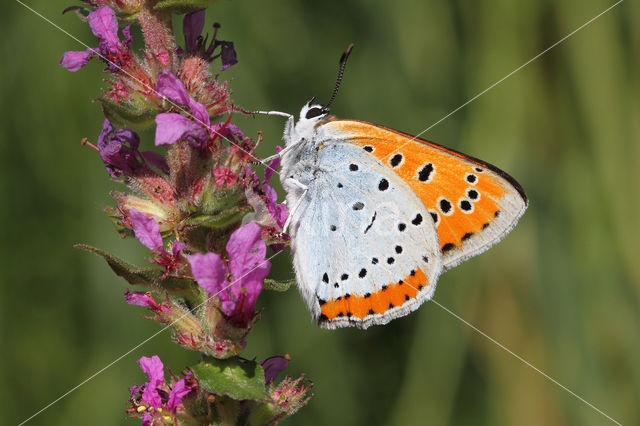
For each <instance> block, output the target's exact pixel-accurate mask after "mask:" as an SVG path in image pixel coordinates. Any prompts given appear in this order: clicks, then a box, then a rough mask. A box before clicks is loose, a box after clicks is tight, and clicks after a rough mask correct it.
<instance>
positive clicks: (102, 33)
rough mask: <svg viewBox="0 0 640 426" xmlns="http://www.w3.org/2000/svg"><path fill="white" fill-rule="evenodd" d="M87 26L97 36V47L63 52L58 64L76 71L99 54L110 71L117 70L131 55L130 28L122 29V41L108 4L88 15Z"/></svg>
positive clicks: (114, 17) (114, 16)
mask: <svg viewBox="0 0 640 426" xmlns="http://www.w3.org/2000/svg"><path fill="white" fill-rule="evenodd" d="M88 20H89V27H90V28H91V31H92V32H93V34H94V35H95V36H96V37H97V38H98V47H97V48H90V49H87V50H83V51H75V52H73V51H71V52H65V53H64V54H63V55H62V59H60V65H61V66H63V67H64V68H66V69H68V70H69V71H73V72H75V71H78V70H79V69H81V68H82V67H84V66H85V65H87V62H89V59H91V58H92V57H94V56H99V57H100V59H102V60H103V61H104V62H106V63H107V66H108V68H109V70H110V71H112V72H116V71H118V70H119V69H120V68H121V67H122V66H123V65H124V64H125V62H127V61H128V60H129V59H130V57H131V51H130V48H129V45H130V44H131V33H130V28H129V27H128V26H127V27H125V28H124V29H123V30H122V35H123V36H124V38H125V41H124V43H123V42H122V41H120V38H119V37H118V20H117V19H116V14H115V12H114V11H113V10H112V9H111V8H110V7H109V6H103V7H101V8H99V9H97V10H95V11H93V12H91V13H90V14H89V16H88Z"/></svg>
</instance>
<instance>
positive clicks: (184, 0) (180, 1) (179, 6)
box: [154, 0, 221, 13]
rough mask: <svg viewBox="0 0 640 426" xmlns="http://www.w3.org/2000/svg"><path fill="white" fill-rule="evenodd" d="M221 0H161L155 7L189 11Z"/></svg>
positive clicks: (179, 11) (172, 10)
mask: <svg viewBox="0 0 640 426" xmlns="http://www.w3.org/2000/svg"><path fill="white" fill-rule="evenodd" d="M220 1H221V0H160V1H159V2H158V3H156V5H155V6H154V9H165V10H167V9H169V10H170V11H171V12H172V13H189V12H194V11H196V10H199V9H204V8H207V7H209V6H213V5H214V4H216V3H219V2H220Z"/></svg>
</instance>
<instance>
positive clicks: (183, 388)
mask: <svg viewBox="0 0 640 426" xmlns="http://www.w3.org/2000/svg"><path fill="white" fill-rule="evenodd" d="M138 364H140V368H141V369H142V371H143V372H144V373H145V374H146V375H147V379H148V381H147V383H145V384H143V385H141V386H138V385H133V386H132V387H131V388H129V395H130V399H129V403H130V404H131V408H130V409H128V410H127V413H129V415H132V416H137V417H142V424H143V425H145V426H147V425H148V426H151V425H155V424H175V423H174V422H175V421H177V413H178V412H180V413H185V412H186V410H185V409H184V406H183V405H182V399H183V398H184V397H185V396H187V395H188V394H189V393H191V392H192V391H193V390H194V387H192V386H191V385H189V382H190V381H192V374H190V373H188V374H187V375H186V376H185V377H183V378H182V379H180V380H176V378H175V377H172V380H171V381H172V382H173V384H169V383H167V382H165V379H164V366H163V364H162V361H160V358H159V357H158V356H157V355H154V356H152V357H150V358H148V357H142V358H140V359H139V360H138Z"/></svg>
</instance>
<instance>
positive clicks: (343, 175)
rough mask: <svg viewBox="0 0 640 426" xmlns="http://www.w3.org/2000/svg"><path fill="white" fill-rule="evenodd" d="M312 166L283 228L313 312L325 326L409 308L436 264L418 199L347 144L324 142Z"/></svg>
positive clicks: (432, 280)
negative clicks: (287, 225) (313, 170)
mask: <svg viewBox="0 0 640 426" xmlns="http://www.w3.org/2000/svg"><path fill="white" fill-rule="evenodd" d="M316 167H317V170H318V171H317V172H316V174H315V178H314V179H313V181H312V182H311V183H310V184H309V189H308V194H307V195H306V196H305V197H304V199H303V201H302V203H301V204H300V206H299V207H298V209H297V210H296V212H295V214H294V215H293V218H292V223H291V230H290V232H291V233H292V237H293V238H292V248H293V253H294V264H295V269H296V275H297V280H298V284H299V285H300V288H301V291H302V294H303V296H304V298H305V299H306V301H307V303H308V305H309V308H310V309H311V311H312V313H313V316H314V318H316V319H317V320H318V321H319V323H320V325H321V326H323V327H326V328H336V327H343V326H358V327H362V328H366V327H368V326H369V325H372V324H384V323H387V322H389V321H390V320H392V319H393V318H396V317H398V316H402V315H406V314H407V313H408V312H410V311H413V310H415V309H416V308H417V307H418V306H419V305H420V304H421V303H422V302H424V301H425V300H428V299H429V298H430V297H431V295H432V294H433V291H434V290H435V284H436V281H437V278H438V275H439V274H440V272H441V269H442V258H441V253H440V250H439V244H438V237H437V234H436V232H435V228H434V225H433V222H432V221H431V219H430V215H429V212H428V211H427V209H426V208H425V206H424V204H423V203H422V202H421V200H420V199H419V198H418V196H417V195H416V194H415V193H414V192H413V191H412V190H411V189H410V188H409V186H408V185H407V184H406V183H405V182H404V181H403V180H402V179H401V178H400V177H398V176H397V175H396V174H395V173H394V172H393V171H392V170H391V169H389V168H386V167H384V166H383V165H381V164H380V163H379V162H378V161H377V160H376V159H375V158H373V157H371V156H370V155H368V154H367V153H366V152H365V151H363V150H362V148H360V147H359V146H356V145H354V144H351V143H332V141H326V142H325V144H324V147H323V148H322V150H321V151H320V152H319V153H318V157H317V161H316ZM292 202H294V200H292Z"/></svg>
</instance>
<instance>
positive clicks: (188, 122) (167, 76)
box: [155, 70, 210, 145]
mask: <svg viewBox="0 0 640 426" xmlns="http://www.w3.org/2000/svg"><path fill="white" fill-rule="evenodd" d="M156 90H157V91H158V93H160V94H161V95H163V96H165V97H167V98H168V99H169V100H171V101H172V102H174V103H176V104H179V105H182V106H185V107H187V108H188V109H189V111H190V113H191V115H192V118H193V120H192V119H191V118H187V117H184V116H182V115H180V114H177V113H173V112H165V113H161V114H158V115H156V142H155V143H156V145H168V144H172V143H174V142H175V141H177V140H178V139H180V138H185V139H188V140H189V141H190V142H192V144H196V145H200V144H201V143H202V142H203V141H206V138H207V134H208V129H209V127H210V120H209V113H208V112H207V109H206V108H205V106H204V105H202V104H201V103H199V102H196V101H195V100H194V99H193V98H191V96H189V94H188V93H187V89H185V87H184V84H182V82H181V81H180V80H179V79H178V78H177V77H176V76H175V75H173V74H172V73H171V71H168V70H164V71H162V72H160V74H159V75H158V83H157V85H156Z"/></svg>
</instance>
